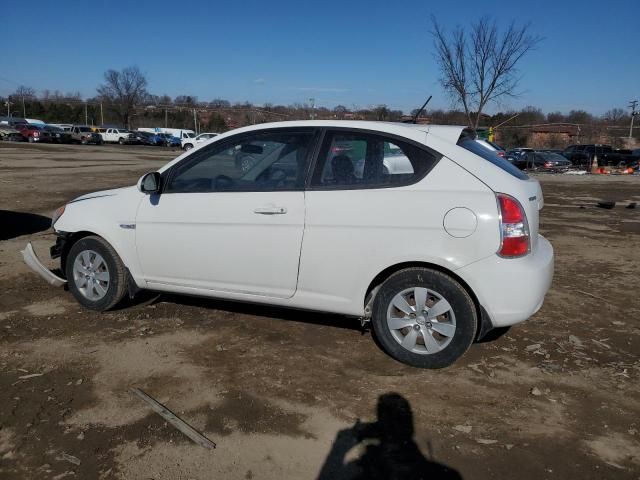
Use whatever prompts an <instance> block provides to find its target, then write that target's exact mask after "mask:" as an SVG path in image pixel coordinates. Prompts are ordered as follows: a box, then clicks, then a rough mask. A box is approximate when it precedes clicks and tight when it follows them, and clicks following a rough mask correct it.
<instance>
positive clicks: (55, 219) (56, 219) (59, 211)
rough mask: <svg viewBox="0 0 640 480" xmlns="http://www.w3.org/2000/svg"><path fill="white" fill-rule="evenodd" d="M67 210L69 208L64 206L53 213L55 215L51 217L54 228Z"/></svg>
mask: <svg viewBox="0 0 640 480" xmlns="http://www.w3.org/2000/svg"><path fill="white" fill-rule="evenodd" d="M65 208H67V206H66V205H63V206H61V207H60V208H58V209H56V211H55V212H53V215H51V226H52V227H53V226H54V225H55V224H56V222H57V221H58V219H59V218H60V217H61V216H62V214H63V213H64V209H65Z"/></svg>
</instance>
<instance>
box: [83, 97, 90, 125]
mask: <svg viewBox="0 0 640 480" xmlns="http://www.w3.org/2000/svg"><path fill="white" fill-rule="evenodd" d="M84 124H85V125H89V114H88V112H87V102H84Z"/></svg>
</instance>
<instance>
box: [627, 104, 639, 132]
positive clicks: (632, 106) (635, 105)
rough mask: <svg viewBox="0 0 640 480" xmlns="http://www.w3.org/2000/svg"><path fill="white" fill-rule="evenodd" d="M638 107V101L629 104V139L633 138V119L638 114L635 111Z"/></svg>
mask: <svg viewBox="0 0 640 480" xmlns="http://www.w3.org/2000/svg"><path fill="white" fill-rule="evenodd" d="M637 106H638V100H631V101H630V102H629V108H630V109H631V126H630V127H629V138H631V137H633V118H634V117H635V116H636V115H638V114H639V113H640V112H638V111H636V107H637Z"/></svg>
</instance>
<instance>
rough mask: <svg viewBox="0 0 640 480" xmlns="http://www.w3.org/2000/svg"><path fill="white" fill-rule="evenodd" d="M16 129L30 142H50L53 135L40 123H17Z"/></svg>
mask: <svg viewBox="0 0 640 480" xmlns="http://www.w3.org/2000/svg"><path fill="white" fill-rule="evenodd" d="M16 129H17V130H18V131H19V132H20V135H22V137H23V138H24V139H25V140H26V141H28V142H29V143H34V142H49V141H51V135H50V134H49V132H47V131H46V130H44V129H43V128H42V127H41V126H39V125H31V124H28V123H21V124H18V125H16Z"/></svg>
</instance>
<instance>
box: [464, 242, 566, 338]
mask: <svg viewBox="0 0 640 480" xmlns="http://www.w3.org/2000/svg"><path fill="white" fill-rule="evenodd" d="M456 274H458V275H460V277H461V278H462V279H463V280H465V281H466V282H467V283H468V284H469V286H470V287H471V289H472V290H473V291H474V293H475V294H476V296H477V297H478V301H479V302H480V305H482V307H484V308H485V310H486V311H487V313H488V315H489V318H490V319H491V323H492V325H493V327H506V326H509V325H514V324H516V323H520V322H523V321H525V320H526V319H528V318H529V317H530V316H532V315H533V314H534V313H536V312H537V311H538V310H540V307H542V303H543V302H544V296H545V295H546V293H547V291H548V290H549V287H550V286H551V281H552V280H553V247H552V246H551V244H550V243H549V241H548V240H547V239H546V238H544V237H543V236H542V235H539V236H538V242H537V245H536V247H535V250H534V251H533V252H531V253H530V254H529V255H527V256H526V257H523V258H519V259H505V258H500V257H498V256H497V255H493V256H491V257H488V258H485V259H483V260H480V261H478V262H475V263H472V264H471V265H467V266H466V267H463V268H461V269H459V270H456Z"/></svg>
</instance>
